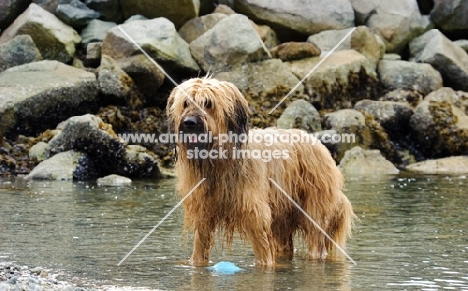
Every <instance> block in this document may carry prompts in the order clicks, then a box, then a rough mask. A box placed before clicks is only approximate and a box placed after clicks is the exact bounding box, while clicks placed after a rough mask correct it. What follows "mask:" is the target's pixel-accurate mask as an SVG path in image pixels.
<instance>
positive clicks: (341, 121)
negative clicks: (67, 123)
mask: <svg viewBox="0 0 468 291" xmlns="http://www.w3.org/2000/svg"><path fill="white" fill-rule="evenodd" d="M365 126H366V119H365V117H364V115H363V114H362V113H361V112H359V111H357V110H353V109H343V110H338V111H335V112H332V113H329V114H327V115H325V127H326V128H327V129H335V130H338V131H341V130H343V129H351V130H352V131H356V130H357V129H360V128H363V127H365Z"/></svg>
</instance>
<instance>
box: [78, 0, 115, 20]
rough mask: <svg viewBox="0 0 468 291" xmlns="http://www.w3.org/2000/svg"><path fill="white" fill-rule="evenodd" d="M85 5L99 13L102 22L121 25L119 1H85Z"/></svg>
mask: <svg viewBox="0 0 468 291" xmlns="http://www.w3.org/2000/svg"><path fill="white" fill-rule="evenodd" d="M85 3H86V5H87V6H88V7H89V8H91V9H93V10H94V11H97V12H99V14H100V15H101V16H100V17H99V18H100V19H102V20H104V21H110V22H116V23H122V22H123V20H124V17H123V13H122V10H121V9H120V1H119V0H86V2H85Z"/></svg>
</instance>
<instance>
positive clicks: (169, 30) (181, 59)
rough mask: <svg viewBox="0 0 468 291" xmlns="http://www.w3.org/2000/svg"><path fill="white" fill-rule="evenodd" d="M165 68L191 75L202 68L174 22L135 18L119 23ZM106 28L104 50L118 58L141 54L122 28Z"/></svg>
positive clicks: (103, 52)
mask: <svg viewBox="0 0 468 291" xmlns="http://www.w3.org/2000/svg"><path fill="white" fill-rule="evenodd" d="M119 27H120V28H122V30H123V31H125V32H126V33H127V34H128V35H129V36H131V38H132V39H133V40H134V41H135V42H136V43H138V44H139V45H140V46H141V48H142V49H144V50H145V51H146V52H147V53H148V54H149V55H150V56H151V57H152V58H153V59H155V60H156V61H158V63H160V64H161V65H162V66H163V67H164V69H166V70H169V71H170V72H171V71H172V72H174V73H178V74H182V75H190V74H194V73H196V72H198V70H199V69H200V68H199V67H198V65H197V63H196V62H195V60H194V59H193V58H192V56H191V54H190V49H189V45H188V43H187V42H185V41H184V40H183V39H182V38H181V37H180V36H179V34H178V33H177V31H176V29H175V27H174V24H173V23H172V22H170V21H169V20H167V19H166V18H162V17H161V18H155V19H150V20H135V21H132V22H128V23H125V24H122V25H120V26H119ZM119 27H114V28H112V29H110V30H109V31H108V32H107V36H106V38H105V39H104V41H103V43H102V54H104V55H108V56H110V57H112V58H113V59H115V60H118V59H122V58H127V57H131V56H133V55H136V54H141V51H140V50H139V49H138V48H137V47H136V46H135V45H134V44H133V43H132V41H131V40H130V39H128V38H127V36H126V35H125V34H124V33H123V32H122V31H121V30H120V29H119Z"/></svg>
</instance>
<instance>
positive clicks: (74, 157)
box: [25, 151, 86, 181]
mask: <svg viewBox="0 0 468 291" xmlns="http://www.w3.org/2000/svg"><path fill="white" fill-rule="evenodd" d="M85 159H86V155H85V154H83V153H80V152H76V151H66V152H63V153H59V154H56V155H54V156H53V157H51V158H50V159H47V160H45V161H43V162H41V163H40V164H39V165H37V166H36V167H35V168H34V169H33V170H32V171H31V172H30V173H29V174H28V175H27V176H26V177H25V178H26V179H32V180H63V181H71V180H73V178H74V176H75V175H76V174H75V172H77V171H79V170H81V167H82V163H83V160H85Z"/></svg>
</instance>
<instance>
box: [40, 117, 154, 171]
mask: <svg viewBox="0 0 468 291" xmlns="http://www.w3.org/2000/svg"><path fill="white" fill-rule="evenodd" d="M57 128H58V129H61V132H60V133H59V134H57V135H56V136H55V137H54V138H52V139H51V140H50V141H49V145H50V151H49V154H50V155H54V154H56V153H59V152H64V151H68V150H75V151H79V152H83V153H86V155H87V157H88V158H89V160H90V162H91V163H92V164H93V165H95V171H96V173H99V175H101V176H102V175H109V174H118V175H123V176H128V177H159V176H160V171H159V166H158V161H157V158H156V157H155V156H154V154H152V153H151V152H148V151H147V150H146V149H145V148H144V147H142V146H126V145H125V144H124V142H123V141H122V140H120V139H119V138H118V136H117V135H116V134H115V133H114V131H113V130H112V126H111V125H109V124H107V123H104V122H103V121H102V119H101V118H99V117H97V116H94V115H90V114H87V115H83V116H74V117H71V118H70V119H68V120H66V121H65V122H62V123H61V124H59V125H58V127H57Z"/></svg>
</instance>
